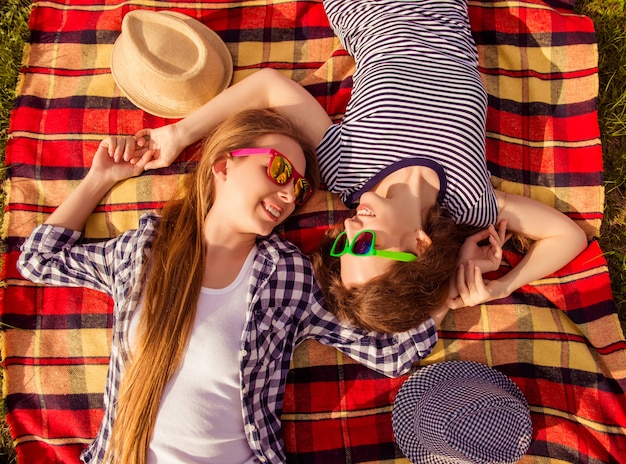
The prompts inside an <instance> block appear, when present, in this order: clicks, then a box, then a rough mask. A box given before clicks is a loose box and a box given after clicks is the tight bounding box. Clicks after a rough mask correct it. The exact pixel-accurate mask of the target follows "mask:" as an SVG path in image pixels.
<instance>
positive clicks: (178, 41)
mask: <svg viewBox="0 0 626 464" xmlns="http://www.w3.org/2000/svg"><path fill="white" fill-rule="evenodd" d="M111 73H112V74H113V79H114V80H115V82H116V83H117V85H118V86H119V87H120V89H121V90H122V91H123V92H124V94H125V95H126V97H128V99H129V100H130V101H131V102H133V103H134V104H135V105H136V106H138V107H139V108H141V109H142V110H144V111H146V112H148V113H151V114H154V115H157V116H163V117H166V118H182V117H185V116H186V115H188V114H189V113H191V112H193V111H194V110H196V109H197V108H199V107H200V106H202V105H203V104H204V103H206V102H207V101H209V100H210V99H211V98H213V97H214V96H216V95H217V94H218V93H220V92H221V91H222V90H224V89H225V88H226V87H228V85H229V83H230V80H231V78H232V73H233V61H232V57H231V56H230V52H229V51H228V48H227V47H226V44H225V43H224V42H223V41H222V40H221V39H220V37H219V36H218V35H217V34H216V33H215V32H213V31H212V30H211V29H209V28H208V27H206V26H205V25H204V24H202V23H201V22H199V21H197V20H195V19H193V18H191V17H189V16H187V15H184V14H181V13H176V12H173V11H158V12H157V11H149V10H135V11H131V12H130V13H128V14H127V15H126V16H125V17H124V20H123V21H122V33H121V34H120V36H119V37H118V38H117V40H116V41H115V45H114V46H113V53H112V55H111Z"/></svg>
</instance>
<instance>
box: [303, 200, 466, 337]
mask: <svg viewBox="0 0 626 464" xmlns="http://www.w3.org/2000/svg"><path fill="white" fill-rule="evenodd" d="M342 230H343V226H342V225H339V226H337V227H335V228H333V229H331V230H329V233H328V234H327V236H326V237H325V238H324V239H323V241H322V244H321V247H320V251H319V252H317V253H315V254H314V255H313V256H312V261H313V266H314V269H315V275H316V277H317V279H318V281H319V283H320V285H321V287H322V290H323V291H324V294H325V296H326V306H327V308H328V310H329V311H331V312H333V313H334V314H335V315H336V316H337V317H338V318H339V319H340V320H344V321H347V322H349V323H351V324H353V325H355V326H357V327H361V328H363V329H365V330H368V331H377V332H385V333H395V332H403V331H405V330H408V329H410V328H413V327H416V326H418V325H419V324H421V323H422V322H424V321H425V320H426V319H428V318H429V317H430V314H431V312H433V311H435V310H437V309H440V308H441V307H442V306H443V305H444V304H445V303H446V299H447V298H448V289H449V282H450V278H451V276H452V275H453V273H454V270H455V267H456V258H457V254H458V252H459V249H460V247H461V244H462V240H463V239H462V237H463V235H464V234H463V233H462V232H461V230H460V229H459V228H458V227H457V225H456V224H455V223H454V221H453V220H452V219H451V218H450V217H448V216H447V215H445V214H444V213H443V212H442V210H441V208H439V206H434V207H433V208H431V209H430V211H429V213H428V217H427V221H426V226H425V227H424V232H426V234H427V235H428V236H429V237H430V239H431V241H432V244H431V246H429V247H428V248H427V249H426V251H425V252H424V253H423V254H422V255H421V256H420V257H419V259H418V260H416V261H413V262H411V263H403V262H399V261H395V262H394V263H393V264H392V265H391V266H390V268H389V271H388V272H386V273H385V274H382V275H380V276H378V277H375V278H373V279H371V280H370V281H369V282H367V283H366V284H363V285H359V286H355V287H351V288H346V287H345V286H344V285H343V282H342V280H341V264H340V260H339V259H338V258H333V257H331V256H330V248H331V247H332V244H333V241H334V239H335V238H336V237H337V235H339V233H340V232H341V231H342Z"/></svg>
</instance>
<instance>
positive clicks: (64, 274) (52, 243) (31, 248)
mask: <svg viewBox="0 0 626 464" xmlns="http://www.w3.org/2000/svg"><path fill="white" fill-rule="evenodd" d="M132 232H134V231H129V232H126V233H125V234H123V235H121V236H120V237H117V238H114V239H111V240H108V241H102V242H96V243H91V244H81V243H80V239H81V237H82V235H81V233H80V232H77V231H73V230H70V229H65V228H63V227H58V226H52V225H47V224H43V225H40V226H38V227H37V228H35V229H34V230H33V232H32V233H31V235H30V236H29V237H28V238H27V239H26V241H25V242H24V244H23V245H22V247H21V251H22V253H21V254H20V257H19V259H18V262H17V268H18V270H19V271H20V272H21V274H22V275H23V276H24V277H25V278H26V279H28V280H31V281H32V282H35V283H42V284H49V285H58V286H70V287H86V288H91V289H93V290H98V291H101V292H104V293H106V294H108V295H109V296H112V291H113V290H112V289H113V286H114V277H115V273H116V263H117V262H123V257H122V256H121V255H120V253H119V249H118V247H117V245H118V244H119V242H120V241H126V240H127V238H128V236H129V234H132Z"/></svg>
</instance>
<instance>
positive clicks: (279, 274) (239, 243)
mask: <svg viewBox="0 0 626 464" xmlns="http://www.w3.org/2000/svg"><path fill="white" fill-rule="evenodd" d="M135 149H136V139H135V138H134V137H110V138H107V139H106V140H104V141H103V142H101V144H100V146H99V148H98V150H97V152H96V154H95V156H94V159H93V163H92V166H91V168H90V170H89V172H88V173H87V175H86V177H85V179H84V180H83V181H82V182H81V183H80V184H79V186H78V187H77V188H76V189H75V190H74V191H73V192H72V193H71V194H70V196H69V197H68V198H67V199H66V200H65V201H64V202H63V203H62V204H61V205H60V206H59V207H58V208H57V209H56V211H55V212H54V213H53V214H51V215H50V216H49V218H48V219H47V220H46V223H45V224H43V225H41V226H39V227H37V228H36V229H35V230H34V231H33V232H32V234H31V236H30V237H29V238H28V239H27V241H26V242H25V243H24V245H23V247H22V254H21V256H20V259H19V263H18V268H19V269H20V271H21V272H22V274H23V275H24V276H25V277H26V278H28V279H30V280H32V281H34V282H40V283H46V284H52V285H71V286H84V287H88V288H92V289H95V290H99V291H102V292H105V293H107V294H108V295H110V296H111V297H112V298H113V302H114V326H113V343H112V349H111V361H110V364H109V370H108V374H107V381H106V388H105V396H104V417H103V421H102V424H101V427H100V430H99V432H98V434H97V436H96V438H95V440H94V442H93V443H92V444H91V445H90V446H89V447H88V448H87V449H86V450H85V451H84V452H83V454H82V460H83V461H84V462H87V463H92V462H111V463H116V464H137V463H142V464H143V463H158V462H185V463H196V462H198V463H199V462H220V463H238V464H241V463H252V462H259V461H261V462H271V463H284V462H285V454H284V450H283V444H282V436H281V429H280V419H279V413H280V409H281V404H282V397H283V391H284V386H285V381H286V376H287V373H288V370H289V366H290V361H291V357H292V355H293V352H294V349H295V347H296V345H298V344H299V343H300V342H302V341H303V340H305V339H315V340H318V341H320V342H321V343H324V344H327V345H331V346H334V347H337V348H338V349H340V350H342V351H343V352H345V353H346V354H348V355H349V356H352V357H353V358H355V359H356V360H359V361H361V362H363V363H364V364H365V365H367V366H368V367H370V368H372V369H375V370H377V371H379V372H382V373H385V374H387V375H399V374H401V373H403V372H406V371H407V370H408V369H409V368H410V367H411V365H412V362H413V361H414V360H415V359H416V358H419V357H423V356H425V355H427V354H428V353H429V352H430V350H431V349H432V346H433V345H434V343H435V341H436V330H435V327H434V325H433V324H432V323H431V322H427V323H426V324H424V325H423V326H421V327H420V328H419V329H417V330H414V331H412V332H410V333H405V334H401V335H400V336H397V337H387V336H383V335H380V336H374V335H372V334H366V333H365V332H362V331H359V330H356V329H354V328H353V327H350V326H346V325H343V324H342V323H340V321H338V320H337V319H336V318H335V317H334V316H333V315H332V313H329V312H328V311H326V310H325V309H324V308H323V306H322V304H323V295H322V293H321V291H320V289H319V287H318V286H317V284H316V281H315V279H314V277H313V271H312V267H311V263H310V262H309V261H308V259H307V258H306V257H305V256H303V255H302V254H301V253H300V251H299V250H298V249H297V248H296V247H295V246H294V245H292V244H290V243H289V242H287V241H285V240H283V239H281V238H280V237H279V236H277V235H276V234H274V233H273V232H272V231H273V229H274V228H275V227H276V226H277V225H278V224H280V223H282V222H283V221H284V220H285V219H286V218H287V217H288V216H289V215H290V214H291V213H292V212H293V211H294V209H295V207H296V205H298V204H302V203H304V202H305V201H306V200H307V198H308V197H309V196H310V194H311V193H312V191H313V190H314V189H315V188H316V187H317V185H318V182H319V174H318V171H317V165H316V161H315V154H314V152H313V150H312V148H311V146H310V144H309V143H308V140H307V139H306V138H304V137H303V136H302V135H301V134H300V133H299V131H297V130H296V129H294V127H293V126H292V125H291V123H289V121H288V120H287V119H285V118H284V117H283V116H281V115H279V114H278V113H276V112H274V111H272V110H267V109H262V110H250V111H244V112H241V113H237V114H235V115H234V116H233V117H231V118H229V119H228V120H226V121H225V122H224V123H223V124H221V125H220V126H219V127H218V128H217V129H216V130H215V131H214V132H213V133H212V134H211V135H210V136H209V137H208V138H207V139H206V141H205V142H204V144H203V148H202V150H201V156H200V159H199V161H198V163H197V166H196V167H195V169H194V171H193V173H192V174H190V175H189V176H188V177H187V179H186V182H185V184H184V188H183V191H182V193H181V195H180V197H179V198H177V199H175V200H172V201H171V202H170V203H168V204H167V206H166V207H165V208H164V210H163V212H162V214H161V215H157V214H154V213H149V214H146V215H144V216H143V217H142V218H141V219H140V222H139V227H138V228H137V229H136V230H129V231H126V232H124V233H123V234H121V235H120V236H119V237H116V238H113V239H111V240H109V241H106V242H96V243H82V242H81V233H80V231H81V230H82V229H83V227H84V224H85V221H86V219H87V217H88V216H89V214H90V213H91V212H92V211H93V209H94V208H95V207H96V205H97V204H98V203H99V201H100V200H101V198H102V197H103V196H104V195H105V194H106V193H107V191H109V189H111V188H112V187H113V186H114V185H115V184H116V183H117V182H119V181H121V180H124V179H126V178H128V177H131V176H135V175H138V174H140V173H141V172H142V170H143V169H144V167H145V166H144V163H143V161H142V160H139V162H136V163H129V162H126V161H123V158H124V156H130V157H133V156H135V155H136V154H139V155H141V151H138V152H135ZM116 160H117V161H116ZM135 161H137V160H136V159H135Z"/></svg>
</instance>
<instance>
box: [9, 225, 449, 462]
mask: <svg viewBox="0 0 626 464" xmlns="http://www.w3.org/2000/svg"><path fill="white" fill-rule="evenodd" d="M158 223H159V216H157V215H155V214H146V215H144V216H143V217H142V218H141V219H140V222H139V228H138V229H137V230H130V231H127V232H125V233H124V234H122V235H120V236H119V237H117V238H114V239H111V240H109V241H105V242H99V243H93V244H79V240H80V239H81V234H80V233H79V232H75V231H72V230H67V229H64V228H60V227H55V226H49V225H41V226H39V227H37V228H36V229H35V230H34V231H33V232H32V234H31V235H30V237H29V238H28V239H27V240H26V242H25V243H24V245H23V246H22V254H21V256H20V258H19V262H18V268H19V270H20V272H21V273H22V275H23V276H24V277H26V278H27V279H29V280H32V281H33V282H38V283H45V284H52V285H67V286H81V287H88V288H92V289H95V290H99V291H102V292H104V293H106V294H108V295H110V296H111V297H112V298H113V301H114V316H115V317H114V327H113V343H112V347H111V360H110V363H109V370H108V374H107V379H106V385H105V392H104V418H103V420H102V424H101V426H100V430H99V432H98V434H97V436H96V438H95V440H94V441H93V443H92V444H91V445H90V446H89V447H88V448H87V449H86V450H85V451H84V452H83V454H82V456H81V458H82V460H83V461H84V462H88V463H91V462H100V461H102V459H103V457H104V453H105V450H106V447H107V443H108V440H109V437H110V434H111V427H112V425H113V421H114V419H115V413H116V403H117V396H118V388H119V382H120V378H121V376H122V374H123V371H124V362H125V360H127V359H128V353H129V344H128V333H129V325H130V320H131V317H132V315H133V312H134V311H135V310H136V309H137V307H138V302H139V300H140V297H141V291H142V282H140V277H141V275H142V270H143V266H144V264H145V262H146V258H147V256H148V253H149V250H150V248H151V246H152V242H153V240H154V237H155V231H156V228H157V225H158ZM257 247H258V253H257V255H256V257H255V259H254V264H253V270H252V275H251V278H250V285H249V289H248V311H247V316H246V325H245V328H244V331H245V332H244V336H243V337H242V342H241V346H240V354H239V360H240V370H241V379H242V384H241V390H242V403H243V404H242V408H243V412H244V427H245V433H246V436H247V439H248V443H249V445H250V447H251V449H252V450H253V451H254V453H255V456H256V458H257V459H258V460H259V461H260V462H270V463H282V462H285V452H284V449H283V441H282V435H281V423H280V418H279V415H280V412H281V410H282V401H283V392H284V388H285V381H286V379H287V373H288V371H289V366H290V363H291V358H292V355H293V352H294V350H295V348H296V346H297V345H298V344H299V343H301V342H302V341H304V340H306V339H315V340H317V341H319V342H321V343H323V344H325V345H330V346H333V347H336V348H337V349H339V350H341V351H342V352H344V353H346V354H347V355H349V356H350V357H352V358H354V359H355V360H357V361H359V362H361V363H363V364H364V365H366V366H367V367H369V368H371V369H374V370H376V371H378V372H381V373H383V374H385V375H389V376H397V375H400V374H403V373H405V372H407V371H408V370H409V369H410V367H411V365H412V364H413V362H414V361H415V360H417V359H418V358H422V357H424V356H426V355H428V354H429V353H430V351H431V350H432V347H433V346H434V344H435V343H436V341H437V331H436V328H435V324H434V322H433V320H432V319H429V320H428V321H426V322H425V323H424V324H422V325H421V326H419V327H418V328H416V329H414V330H412V331H410V332H406V333H402V334H394V335H383V334H367V333H364V332H362V331H359V330H358V329H356V328H354V327H349V326H346V325H344V324H342V323H341V322H340V321H338V320H337V319H336V318H335V317H334V316H333V315H332V314H331V313H329V312H328V311H326V310H325V309H324V308H323V296H322V293H321V291H320V289H319V287H318V285H317V283H316V281H315V279H314V276H313V270H312V267H311V264H310V262H309V260H308V259H307V258H306V257H305V256H303V255H302V253H301V252H300V250H299V249H298V248H297V247H296V246H294V245H293V244H291V243H289V242H287V241H285V240H283V239H282V238H280V237H279V236H278V235H275V234H273V235H271V236H269V237H265V238H260V239H259V240H258V241H257ZM207 367H208V366H207Z"/></svg>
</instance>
